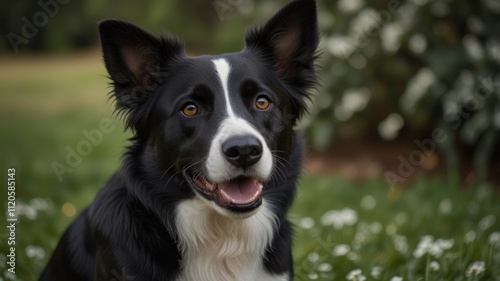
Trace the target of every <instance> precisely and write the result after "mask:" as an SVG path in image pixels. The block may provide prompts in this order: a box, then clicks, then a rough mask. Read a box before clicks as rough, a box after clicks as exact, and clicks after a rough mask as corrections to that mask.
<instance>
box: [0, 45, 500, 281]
mask: <svg viewBox="0 0 500 281" xmlns="http://www.w3.org/2000/svg"><path fill="white" fill-rule="evenodd" d="M105 75H106V74H105V70H104V68H103V67H102V63H101V61H100V59H99V55H98V54H97V52H90V53H86V54H79V55H76V56H75V55H72V56H67V57H56V58H53V57H51V58H47V57H45V58H39V57H16V58H0V131H1V132H2V138H1V139H0V152H1V155H2V156H3V157H2V161H1V171H2V173H3V175H5V177H7V169H8V168H15V170H16V175H15V177H16V204H17V209H16V212H17V215H18V223H17V225H16V276H15V277H16V278H17V279H16V280H25V281H28V280H36V278H37V275H38V274H39V273H40V271H41V270H42V269H43V267H44V265H45V263H46V262H47V260H48V258H49V257H50V254H51V252H52V250H53V248H54V247H55V245H56V243H57V241H58V239H59V237H60V235H61V234H62V232H63V231H64V229H65V228H66V227H67V226H68V224H69V223H71V221H72V220H73V219H74V218H75V215H76V214H78V213H79V212H80V211H81V210H82V209H83V208H85V206H87V205H88V204H89V203H90V202H91V201H92V198H93V197H94V195H95V194H96V192H97V190H98V189H99V187H100V186H102V185H103V183H104V182H105V181H106V180H107V178H108V177H109V176H110V175H111V174H112V173H113V171H114V170H115V169H116V168H117V167H118V165H119V161H120V153H121V151H122V150H123V147H124V145H125V144H126V139H127V137H129V134H128V133H123V126H122V125H121V123H120V120H118V119H116V118H115V117H113V115H112V103H111V102H107V96H106V95H107V93H108V92H109V88H107V81H106V78H105ZM103 124H107V126H106V129H105V130H103ZM97 131H100V132H101V135H102V137H99V138H97V139H96V138H94V139H89V134H91V133H92V132H94V133H95V132H97ZM94 136H95V135H94ZM86 144H90V146H88V145H87V148H85V145H86ZM89 147H90V148H89ZM78 149H87V150H86V153H85V155H84V156H81V157H79V158H78V157H74V156H71V155H72V151H76V150H78ZM62 166H64V167H66V168H67V169H66V170H61V169H60V167H62ZM55 167H56V168H57V167H59V169H57V170H55ZM4 180H6V178H4ZM1 192H2V196H0V198H1V199H0V200H1V201H0V202H1V205H2V208H3V209H2V212H1V213H2V215H1V220H2V222H6V217H5V216H6V212H5V211H4V210H7V203H6V201H7V199H6V198H7V196H4V194H6V193H7V187H5V188H4V189H3V190H2V191H1ZM499 199H500V197H499V194H498V193H495V192H494V191H493V189H492V187H491V186H489V185H488V184H482V185H478V186H474V187H471V188H468V189H463V188H460V187H458V185H457V184H456V183H454V182H448V181H447V180H446V179H444V178H440V177H430V176H428V177H423V178H420V179H419V180H417V181H416V182H414V183H412V184H411V185H410V186H406V187H397V186H396V187H393V188H389V187H388V186H387V184H386V183H385V181H384V180H383V179H380V180H371V181H368V182H364V183H357V184H355V183H351V182H349V181H347V180H345V179H344V178H343V177H342V176H341V175H332V176H328V177H326V176H321V177H320V176H313V175H310V174H308V173H307V172H305V173H304V176H303V177H302V180H301V182H300V189H299V195H298V198H297V201H296V204H295V206H294V208H293V210H292V212H291V214H290V219H291V220H292V221H293V222H294V223H295V225H296V237H295V246H294V256H295V267H296V280H500V204H499V203H500V200H499ZM5 229H6V228H5V227H3V228H2V231H1V232H0V238H1V240H0V249H1V254H0V261H1V263H0V269H1V271H2V273H1V275H0V280H11V279H13V278H14V277H13V276H12V275H10V274H9V273H8V272H7V271H6V270H7V268H8V265H7V263H6V262H7V254H8V252H9V251H8V249H9V247H10V246H9V245H7V241H8V240H7V238H8V235H9V233H8V232H7V230H5ZM398 277H401V278H403V279H398Z"/></svg>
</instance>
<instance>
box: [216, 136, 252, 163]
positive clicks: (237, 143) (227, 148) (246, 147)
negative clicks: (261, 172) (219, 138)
mask: <svg viewBox="0 0 500 281" xmlns="http://www.w3.org/2000/svg"><path fill="white" fill-rule="evenodd" d="M222 152H223V153H224V157H226V159H227V160H228V161H229V162H230V163H231V164H233V165H235V166H236V167H240V168H243V169H245V168H247V167H250V166H252V165H253V164H255V163H257V161H259V159H260V157H261V156H262V143H261V142H260V141H259V139H257V138H256V137H254V136H248V135H247V136H236V137H231V138H229V139H227V140H226V141H224V142H223V143H222Z"/></svg>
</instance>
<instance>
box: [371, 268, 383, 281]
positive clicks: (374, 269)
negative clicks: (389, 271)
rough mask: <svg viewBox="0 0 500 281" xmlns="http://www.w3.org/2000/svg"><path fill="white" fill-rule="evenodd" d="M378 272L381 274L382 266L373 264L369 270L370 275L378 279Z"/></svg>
mask: <svg viewBox="0 0 500 281" xmlns="http://www.w3.org/2000/svg"><path fill="white" fill-rule="evenodd" d="M380 274H382V267H380V266H374V267H373V268H372V271H371V272H370V275H371V276H372V277H373V278H375V279H379V278H380Z"/></svg>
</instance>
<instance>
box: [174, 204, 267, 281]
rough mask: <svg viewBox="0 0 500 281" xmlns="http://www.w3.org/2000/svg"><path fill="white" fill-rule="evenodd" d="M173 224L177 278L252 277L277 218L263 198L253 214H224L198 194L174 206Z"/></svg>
mask: <svg viewBox="0 0 500 281" xmlns="http://www.w3.org/2000/svg"><path fill="white" fill-rule="evenodd" d="M176 211H177V213H176V221H177V223H176V225H177V227H178V231H179V232H180V233H182V235H180V236H179V241H178V242H179V244H180V250H181V253H182V256H183V268H182V273H181V277H180V279H179V280H183V281H184V280H190V281H202V280H220V281H224V280H227V281H233V280H245V281H247V280H248V281H250V280H255V279H254V278H255V277H256V276H260V275H261V272H263V261H262V259H263V256H264V253H265V250H266V248H267V246H268V245H269V243H270V242H271V241H272V239H273V233H274V232H275V228H276V227H277V225H276V224H277V220H276V218H275V217H273V213H272V212H271V211H270V210H269V206H267V205H266V204H265V202H263V205H262V206H261V208H260V210H259V211H258V212H257V213H256V214H255V215H253V216H252V217H249V218H246V219H234V218H229V217H225V216H223V215H221V214H219V213H217V212H216V211H214V210H213V209H212V208H210V207H209V206H208V205H207V203H206V202H204V201H203V200H202V199H200V198H194V199H190V200H185V201H184V202H182V203H180V204H179V205H178V207H177V210H176Z"/></svg>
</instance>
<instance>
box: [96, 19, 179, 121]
mask: <svg viewBox="0 0 500 281" xmlns="http://www.w3.org/2000/svg"><path fill="white" fill-rule="evenodd" d="M99 35H100V39H101V45H102V51H103V56H104V63H105V65H106V69H107V70H108V73H109V75H110V78H111V80H112V84H113V86H114V89H113V90H114V91H113V94H114V97H115V98H116V107H117V110H118V111H121V112H124V113H125V114H126V117H127V118H126V126H127V127H132V128H133V129H134V130H136V131H137V130H138V127H140V126H139V124H138V123H139V122H140V121H141V119H144V116H145V115H147V112H145V111H144V109H143V105H144V103H146V102H147V101H148V100H151V93H153V92H154V90H155V89H156V87H157V86H158V84H159V83H160V82H161V79H162V78H164V77H162V75H165V71H164V70H165V67H166V66H167V64H168V62H169V61H171V60H172V59H173V58H174V57H176V56H180V55H182V54H183V45H182V43H181V42H180V41H178V40H176V39H175V38H173V37H172V36H169V35H165V36H161V37H159V36H155V35H152V34H151V33H149V32H147V31H144V30H143V29H141V28H140V27H138V26H136V25H134V24H131V23H128V22H124V21H119V20H105V21H102V22H100V23H99Z"/></svg>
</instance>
